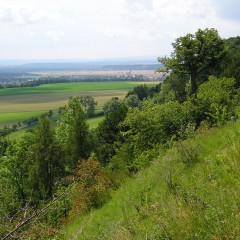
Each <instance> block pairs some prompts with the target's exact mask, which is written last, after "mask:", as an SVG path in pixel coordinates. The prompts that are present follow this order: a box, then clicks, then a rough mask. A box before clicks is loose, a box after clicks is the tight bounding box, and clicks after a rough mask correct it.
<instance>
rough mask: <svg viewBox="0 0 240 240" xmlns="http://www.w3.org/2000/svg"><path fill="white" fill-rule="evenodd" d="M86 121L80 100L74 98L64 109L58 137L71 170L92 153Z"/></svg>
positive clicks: (58, 128)
mask: <svg viewBox="0 0 240 240" xmlns="http://www.w3.org/2000/svg"><path fill="white" fill-rule="evenodd" d="M86 119H87V116H86V113H84V111H83V109H82V107H81V102H80V99H79V98H78V97H72V98H71V99H70V100H69V101H68V105H67V106H65V107H64V108H63V109H62V117H61V120H60V123H59V124H58V127H57V136H58V139H59V141H60V144H61V146H62V148H63V150H64V152H65V159H66V164H67V165H68V166H69V167H70V169H74V168H75V167H76V166H77V162H78V160H80V159H87V157H88V156H89V153H90V149H89V147H88V144H89V142H88V136H89V132H88V124H87V122H86Z"/></svg>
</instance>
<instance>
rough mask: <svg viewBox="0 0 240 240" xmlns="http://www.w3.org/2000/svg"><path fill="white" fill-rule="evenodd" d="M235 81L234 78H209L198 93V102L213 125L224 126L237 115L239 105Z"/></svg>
mask: <svg viewBox="0 0 240 240" xmlns="http://www.w3.org/2000/svg"><path fill="white" fill-rule="evenodd" d="M235 96H236V89H235V80H234V79H233V78H225V77H223V78H217V77H214V76H212V77H209V80H208V81H207V82H205V83H203V84H202V85H201V86H200V87H199V89H198V93H197V101H199V104H200V105H201V107H202V109H203V111H204V112H203V114H202V115H205V116H206V118H207V120H208V122H209V123H210V124H211V125H214V124H217V125H221V124H224V123H225V122H226V121H227V120H229V119H230V117H231V116H233V115H235V113H234V108H235V106H236V104H237V102H236V99H235Z"/></svg>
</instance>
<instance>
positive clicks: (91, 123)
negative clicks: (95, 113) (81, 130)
mask: <svg viewBox="0 0 240 240" xmlns="http://www.w3.org/2000/svg"><path fill="white" fill-rule="evenodd" d="M103 119H104V116H101V117H96V118H90V119H88V120H87V122H88V124H89V128H90V129H93V128H96V127H97V126H98V124H99V123H100V122H102V121H103Z"/></svg>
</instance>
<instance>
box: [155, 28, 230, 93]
mask: <svg viewBox="0 0 240 240" xmlns="http://www.w3.org/2000/svg"><path fill="white" fill-rule="evenodd" d="M172 46H173V49H174V50H173V52H172V54H171V57H169V58H168V57H163V58H158V61H159V62H161V63H163V64H164V65H165V67H166V68H165V69H159V70H158V71H165V72H168V71H170V70H171V71H173V72H174V73H186V74H189V75H190V81H191V95H192V94H195V93H196V92H197V88H198V85H199V83H200V82H201V81H204V80H206V79H207V78H208V76H209V75H210V74H213V73H216V72H217V71H218V70H219V68H220V65H221V63H222V61H223V59H224V58H225V56H226V54H227V47H226V45H225V43H224V40H222V39H221V38H220V36H219V35H218V32H217V30H216V29H213V28H211V29H208V28H206V29H204V30H201V29H199V30H198V31H197V32H196V33H195V34H190V33H189V34H187V35H186V36H184V37H179V38H177V39H176V41H175V43H172ZM201 78H202V79H201Z"/></svg>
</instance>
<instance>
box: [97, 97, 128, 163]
mask: <svg viewBox="0 0 240 240" xmlns="http://www.w3.org/2000/svg"><path fill="white" fill-rule="evenodd" d="M103 110H104V114H105V119H104V120H103V121H102V122H101V123H100V124H99V126H98V128H97V138H98V141H99V145H98V146H97V158H98V160H100V161H101V162H102V163H103V164H106V163H107V162H108V161H109V159H110V158H111V157H112V156H113V155H114V154H115V153H116V150H117V149H118V148H119V146H120V145H121V143H122V142H123V135H122V134H121V126H120V123H121V122H122V121H123V120H124V119H125V117H126V114H127V111H128V108H127V106H126V105H125V104H124V102H123V101H120V100H118V99H116V98H113V99H111V100H110V101H108V102H107V103H106V104H105V105H104V107H103Z"/></svg>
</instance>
